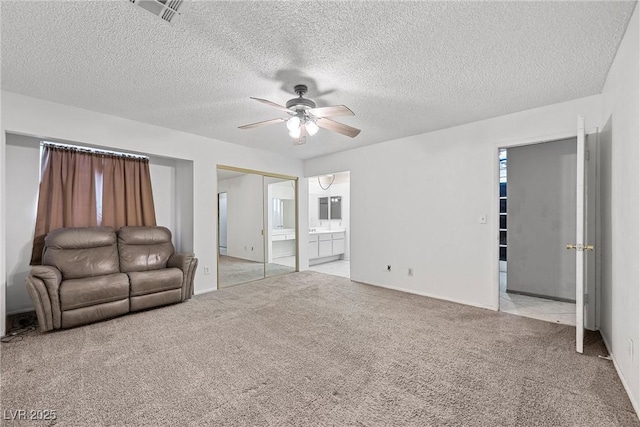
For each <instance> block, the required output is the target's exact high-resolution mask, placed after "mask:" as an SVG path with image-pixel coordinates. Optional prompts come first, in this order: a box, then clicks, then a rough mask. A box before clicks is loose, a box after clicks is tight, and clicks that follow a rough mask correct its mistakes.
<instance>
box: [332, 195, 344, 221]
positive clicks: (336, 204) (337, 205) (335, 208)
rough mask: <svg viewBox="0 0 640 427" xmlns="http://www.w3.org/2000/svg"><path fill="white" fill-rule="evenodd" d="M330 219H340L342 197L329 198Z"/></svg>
mask: <svg viewBox="0 0 640 427" xmlns="http://www.w3.org/2000/svg"><path fill="white" fill-rule="evenodd" d="M331 219H342V196H331Z"/></svg>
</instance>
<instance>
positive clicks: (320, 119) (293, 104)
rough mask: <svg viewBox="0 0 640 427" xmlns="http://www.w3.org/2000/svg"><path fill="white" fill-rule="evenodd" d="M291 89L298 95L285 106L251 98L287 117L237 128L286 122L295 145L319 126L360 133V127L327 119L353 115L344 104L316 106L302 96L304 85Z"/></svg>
mask: <svg viewBox="0 0 640 427" xmlns="http://www.w3.org/2000/svg"><path fill="white" fill-rule="evenodd" d="M293 90H294V91H295V93H296V94H297V95H298V97H297V98H293V99H290V100H288V101H287V103H286V104H285V105H286V106H282V105H279V104H276V103H275V102H271V101H268V100H266V99H260V98H253V97H252V98H251V99H255V100H256V101H258V102H262V103H263V104H267V105H269V106H271V107H274V108H277V109H278V110H280V111H282V112H285V113H287V114H289V115H290V116H291V117H290V118H289V119H281V118H278V119H271V120H265V121H262V122H257V123H251V124H248V125H244V126H239V127H238V128H239V129H253V128H255V127H258V126H263V125H270V124H274V123H280V122H286V124H287V129H288V130H289V136H291V137H292V138H293V142H294V144H295V145H301V144H304V143H305V142H306V137H307V135H309V136H313V135H315V134H316V133H317V132H318V130H320V128H324V129H327V130H330V131H333V132H338V133H340V134H342V135H346V136H348V137H351V138H354V137H356V136H357V135H358V134H359V133H360V129H356V128H354V127H351V126H348V125H345V124H343V123H339V122H336V121H333V120H331V119H329V117H337V116H353V115H354V114H353V111H351V110H350V109H349V108H347V107H345V106H344V105H334V106H331V107H319V108H317V107H316V103H315V102H313V101H312V100H310V99H307V98H305V97H304V94H305V93H307V86H306V85H296V86H295V87H294V88H293Z"/></svg>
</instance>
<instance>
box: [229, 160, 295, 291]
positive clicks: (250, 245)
mask: <svg viewBox="0 0 640 427" xmlns="http://www.w3.org/2000/svg"><path fill="white" fill-rule="evenodd" d="M217 176H218V289H222V288H226V287H230V286H235V285H240V284H243V283H249V282H253V281H256V280H260V279H264V278H266V277H273V276H279V275H282V274H288V273H293V272H295V271H298V244H297V242H298V232H297V229H298V227H297V224H298V203H297V200H298V198H297V195H298V179H297V177H292V176H286V175H279V174H272V173H268V172H260V171H254V170H249V169H242V168H236V167H231V166H222V165H218V168H217Z"/></svg>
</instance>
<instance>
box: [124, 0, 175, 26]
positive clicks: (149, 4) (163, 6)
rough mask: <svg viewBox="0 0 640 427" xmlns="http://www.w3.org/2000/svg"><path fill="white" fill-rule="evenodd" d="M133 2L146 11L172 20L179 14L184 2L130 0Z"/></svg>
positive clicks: (166, 19) (172, 0)
mask: <svg viewBox="0 0 640 427" xmlns="http://www.w3.org/2000/svg"><path fill="white" fill-rule="evenodd" d="M129 1H130V2H131V3H134V4H137V5H138V6H140V7H141V8H143V9H144V10H146V11H149V12H151V13H153V14H154V15H156V16H158V17H160V18H161V19H163V20H165V21H167V22H171V20H172V19H173V18H174V17H175V16H176V15H179V13H178V8H180V5H181V4H182V0H129Z"/></svg>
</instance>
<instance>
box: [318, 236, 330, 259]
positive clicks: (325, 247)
mask: <svg viewBox="0 0 640 427" xmlns="http://www.w3.org/2000/svg"><path fill="white" fill-rule="evenodd" d="M331 246H332V245H331V234H329V233H326V234H319V235H318V257H319V258H324V257H327V256H331V255H333V253H332V252H331Z"/></svg>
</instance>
